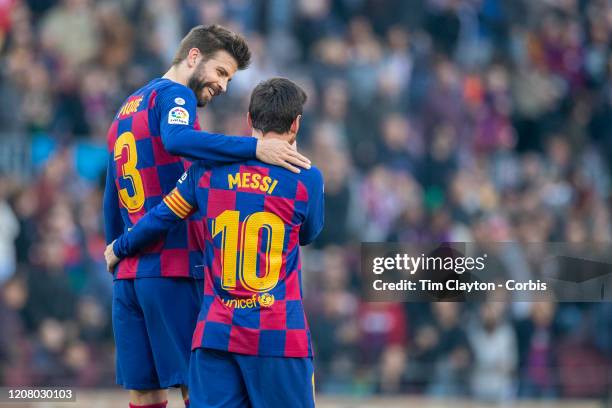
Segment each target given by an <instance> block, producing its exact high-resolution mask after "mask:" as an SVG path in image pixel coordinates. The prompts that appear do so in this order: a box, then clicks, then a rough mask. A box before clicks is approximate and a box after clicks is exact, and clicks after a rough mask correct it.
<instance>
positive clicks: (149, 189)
mask: <svg viewBox="0 0 612 408" xmlns="http://www.w3.org/2000/svg"><path fill="white" fill-rule="evenodd" d="M249 62H250V51H249V48H248V45H247V44H246V41H245V40H244V38H242V37H241V36H240V35H238V34H236V33H233V32H231V31H229V30H227V29H225V28H223V27H220V26H217V25H212V26H207V27H205V26H197V27H194V28H193V29H192V30H191V31H190V32H189V34H187V36H186V37H185V38H184V39H183V40H182V41H181V44H180V46H179V50H178V51H177V54H176V56H175V58H174V61H173V64H172V67H171V68H170V69H169V70H168V72H167V73H166V74H165V75H164V76H163V77H162V78H158V79H154V80H153V81H151V82H149V83H148V84H146V85H145V86H143V87H142V88H140V89H138V90H137V91H136V92H134V93H133V94H132V95H130V96H129V97H128V98H127V100H126V101H125V102H124V104H123V105H122V107H121V108H120V109H119V112H118V113H117V115H116V116H115V118H114V120H113V122H112V124H111V126H110V129H109V131H108V136H107V139H108V140H107V141H108V149H109V153H110V154H109V162H108V172H107V178H106V189H105V193H104V219H105V232H106V241H107V243H111V242H113V241H114V240H115V239H116V238H117V237H119V236H120V235H121V234H122V233H124V232H126V231H128V230H129V229H130V228H131V227H132V226H133V225H134V224H135V223H136V222H137V221H138V220H139V219H140V218H142V217H143V216H144V215H145V214H146V213H147V212H148V211H149V210H150V209H152V208H154V207H155V206H156V205H157V204H159V203H160V202H161V201H162V199H163V197H164V196H166V195H167V194H168V193H170V192H171V190H172V189H173V188H174V186H175V183H176V180H177V179H178V178H179V177H180V176H181V174H183V173H184V172H185V170H186V169H187V167H189V163H187V162H185V161H184V158H188V159H194V160H195V159H198V160H203V161H204V162H206V163H209V164H211V165H212V164H224V163H225V164H227V163H232V162H242V161H245V160H250V159H259V160H261V161H263V162H265V163H269V164H275V165H279V166H282V167H285V168H287V169H289V170H291V171H294V172H299V170H298V168H297V167H295V166H301V167H304V168H309V167H310V165H309V161H308V159H306V158H305V157H303V156H301V155H300V154H299V153H298V152H297V151H296V150H295V148H293V147H292V146H291V145H290V144H289V143H288V142H286V141H282V140H279V139H256V138H251V137H238V136H224V135H219V134H210V133H206V132H202V131H200V130H199V126H198V121H197V118H196V107H197V106H200V107H202V106H204V105H206V103H208V102H209V101H211V100H212V99H213V98H214V97H215V96H217V95H219V94H221V93H223V92H225V91H226V90H227V86H228V83H229V81H230V80H231V78H232V76H233V75H234V74H235V73H236V71H237V70H242V69H245V68H246V67H247V66H248V65H249ZM170 199H171V198H170ZM174 204H175V205H176V206H177V208H180V209H181V211H184V212H185V213H184V214H183V215H185V217H184V218H185V221H184V222H182V223H180V224H177V225H176V226H175V227H174V228H173V229H171V230H170V231H168V233H167V234H166V235H165V236H164V237H163V239H161V240H160V241H158V242H157V243H155V244H153V245H152V246H150V247H148V248H146V249H145V250H144V251H142V252H141V253H139V254H137V255H135V256H132V257H128V258H125V259H124V260H123V261H122V262H121V263H120V264H119V265H118V267H117V268H115V270H114V271H113V277H114V284H113V330H114V335H115V343H116V349H117V383H118V384H119V385H121V386H123V387H124V388H125V389H127V390H130V407H141V408H144V407H147V408H163V407H165V406H166V404H167V391H166V389H167V388H169V387H178V386H180V387H181V389H182V392H183V398H184V400H185V405H186V406H188V405H189V399H188V393H187V388H186V384H187V369H188V362H189V352H190V344H191V334H192V333H193V330H194V327H195V324H196V321H197V315H198V310H199V307H200V304H201V298H202V295H203V288H202V285H203V281H202V278H203V275H204V273H203V272H204V271H203V269H202V265H203V261H202V253H203V249H204V240H203V236H202V229H201V228H197V225H199V224H201V220H200V219H198V218H197V216H194V217H187V215H189V214H188V213H189V211H188V206H187V205H186V204H185V203H182V202H180V200H179V201H178V202H175V203H174Z"/></svg>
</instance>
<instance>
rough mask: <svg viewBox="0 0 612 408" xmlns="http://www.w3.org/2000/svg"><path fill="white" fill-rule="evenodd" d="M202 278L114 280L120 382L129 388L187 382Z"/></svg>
mask: <svg viewBox="0 0 612 408" xmlns="http://www.w3.org/2000/svg"><path fill="white" fill-rule="evenodd" d="M203 284H204V281H203V280H195V279H187V278H141V279H118V280H115V281H114V283H113V331H114V334H115V345H116V352H117V384H119V385H121V386H122V387H124V388H125V389H128V390H154V389H163V388H168V387H174V386H179V385H183V384H187V379H188V370H189V354H190V351H191V337H192V335H193V330H194V329H195V326H196V322H197V318H198V313H199V311H200V306H201V302H202V296H203V294H204V290H203Z"/></svg>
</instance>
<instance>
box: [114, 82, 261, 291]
mask: <svg viewBox="0 0 612 408" xmlns="http://www.w3.org/2000/svg"><path fill="white" fill-rule="evenodd" d="M196 105H197V103H196V98H195V96H194V94H193V92H192V91H191V90H190V89H189V88H187V87H186V86H184V85H181V84H179V83H176V82H173V81H171V80H169V79H164V78H159V79H155V80H153V81H151V82H149V83H148V84H147V85H145V86H144V87H142V88H140V89H138V90H137V91H136V92H134V93H133V94H132V95H130V96H129V97H128V98H127V100H126V101H125V102H124V103H123V105H122V106H121V108H120V109H119V111H118V112H117V114H116V116H115V118H114V120H113V122H112V124H111V126H110V129H109V131H108V135H107V142H108V151H109V161H108V172H107V179H106V189H105V194H104V219H105V229H106V240H107V243H110V242H112V241H113V240H114V239H116V238H117V237H118V236H119V235H121V233H123V232H125V231H127V230H128V229H129V228H131V227H132V226H133V225H134V224H135V223H136V222H137V221H138V220H139V219H140V218H142V217H143V216H144V215H145V214H146V213H147V212H148V211H149V210H151V209H152V208H154V207H155V206H156V205H157V204H159V203H160V202H161V201H162V198H163V197H164V196H165V195H167V194H168V193H170V191H171V190H172V189H173V188H174V186H175V184H176V180H177V179H178V178H179V177H180V176H181V174H183V172H184V171H185V169H186V168H187V167H188V166H189V162H187V161H185V160H184V159H183V158H184V157H187V158H189V159H201V160H205V161H206V162H207V163H209V164H212V163H224V162H235V161H241V160H245V159H249V158H254V157H255V150H256V142H254V141H253V140H250V139H252V138H245V137H237V136H223V135H216V134H210V133H206V132H202V131H199V126H198V121H197V119H196V114H197V113H196ZM185 219H186V221H185V222H182V223H178V224H176V225H175V226H173V228H172V229H171V230H170V231H168V233H167V234H166V235H165V236H163V237H161V239H160V240H158V241H157V242H156V243H154V244H152V245H151V246H149V247H147V248H144V249H143V251H142V252H141V253H139V254H138V255H137V256H133V257H128V258H127V259H125V260H124V261H123V262H121V263H120V264H119V266H118V268H117V269H116V271H115V277H116V278H117V279H128V278H141V277H196V278H201V277H203V276H202V269H201V268H197V267H196V266H197V265H201V264H202V248H203V245H204V242H203V238H202V236H201V231H200V230H198V229H197V228H196V225H197V224H198V222H199V221H198V219H197V218H189V217H185Z"/></svg>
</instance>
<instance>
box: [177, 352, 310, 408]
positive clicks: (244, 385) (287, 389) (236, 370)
mask: <svg viewBox="0 0 612 408" xmlns="http://www.w3.org/2000/svg"><path fill="white" fill-rule="evenodd" d="M189 399H190V401H191V406H192V407H194V408H213V407H215V408H216V407H219V408H220V407H223V408H234V407H235V408H238V407H240V408H243V407H252V408H276V407H279V408H281V407H282V408H288V407H291V408H312V407H314V404H315V402H314V369H313V365H312V358H290V357H257V356H247V355H244V354H236V353H229V352H227V351H220V350H213V349H207V348H199V349H196V350H194V351H193V352H192V353H191V361H190V367H189Z"/></svg>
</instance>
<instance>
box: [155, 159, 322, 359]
mask: <svg viewBox="0 0 612 408" xmlns="http://www.w3.org/2000/svg"><path fill="white" fill-rule="evenodd" d="M187 176H188V177H185V178H186V179H184V180H183V181H181V182H179V184H177V190H175V192H174V193H173V194H171V195H170V196H169V197H170V198H169V200H166V202H165V204H166V205H168V207H169V208H170V209H171V210H172V211H173V212H174V213H175V214H176V215H178V216H179V217H181V214H187V213H188V212H189V211H191V205H192V204H193V206H194V207H195V206H197V207H198V214H199V216H198V217H199V220H198V221H196V222H199V223H201V225H200V228H201V229H202V230H203V231H204V239H205V240H206V243H207V245H206V255H205V257H204V265H205V266H204V270H205V271H204V275H205V284H204V287H205V289H204V300H203V304H202V308H201V311H200V315H199V318H198V323H197V326H196V329H195V331H194V335H193V342H192V347H193V348H194V349H195V348H199V347H206V348H213V349H218V350H225V351H229V352H235V353H241V354H248V355H258V356H278V357H309V356H312V346H311V341H310V331H309V328H308V323H307V320H306V317H305V314H304V307H303V303H302V284H301V282H302V277H301V275H302V267H301V262H300V242H301V240H302V236H301V235H300V228H302V227H304V230H306V228H305V224H308V223H310V224H311V225H316V227H314V228H313V230H316V231H315V232H314V235H313V237H311V238H308V242H309V241H310V240H312V239H314V236H316V235H317V234H318V232H319V231H320V227H322V223H323V211H322V208H323V204H322V188H323V185H322V179H321V176H320V173H319V171H318V170H317V169H315V168H312V169H310V170H307V171H302V173H300V174H294V173H291V172H289V171H287V170H285V169H282V168H279V167H276V166H270V165H267V164H264V163H262V162H259V161H257V160H251V161H247V162H244V163H243V164H236V165H227V166H223V167H215V168H206V167H203V166H200V165H199V164H196V165H194V167H192V168H191V169H190V170H189V172H188V173H187ZM265 180H268V181H269V183H268V186H267V188H266V186H265V185H263V182H264V181H265ZM313 180H314V181H313ZM272 186H274V187H272ZM314 190H316V191H320V194H316V193H314V192H313V191H314ZM314 195H317V198H313V196H314ZM309 197H310V198H309ZM309 213H310V214H309ZM313 217H314V218H316V219H313Z"/></svg>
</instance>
